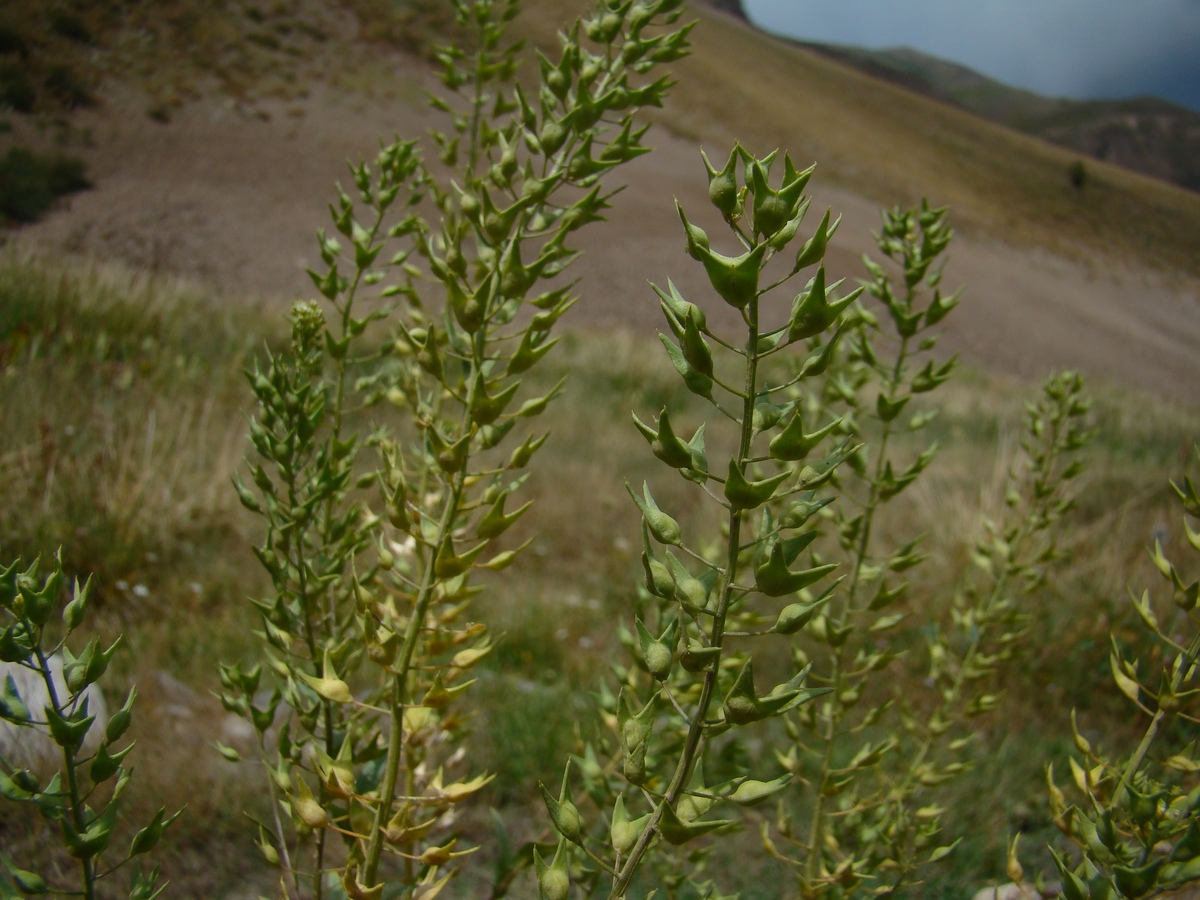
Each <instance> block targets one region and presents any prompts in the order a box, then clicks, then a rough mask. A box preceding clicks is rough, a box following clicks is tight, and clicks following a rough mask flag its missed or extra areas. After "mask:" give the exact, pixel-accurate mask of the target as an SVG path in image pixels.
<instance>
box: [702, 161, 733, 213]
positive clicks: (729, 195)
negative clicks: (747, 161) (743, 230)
mask: <svg viewBox="0 0 1200 900" xmlns="http://www.w3.org/2000/svg"><path fill="white" fill-rule="evenodd" d="M700 157H701V159H703V160H704V167H705V169H707V170H708V199H709V200H711V201H712V205H713V206H715V207H716V208H717V209H718V210H719V211H720V213H721V215H722V216H724V218H725V221H726V222H732V221H734V220H735V219H736V218H737V217H738V213H739V209H738V207H739V205H740V204H739V202H738V200H739V198H738V186H737V178H736V177H735V170H736V167H737V157H738V148H737V146H734V148H733V149H732V150H730V151H729V159H727V160H726V161H725V165H724V166H723V167H722V169H721V170H720V171H719V172H718V171H717V170H716V168H715V167H714V166H713V164H712V163H711V162H709V160H708V157H707V156H706V155H705V153H704V151H703V150H701V151H700Z"/></svg>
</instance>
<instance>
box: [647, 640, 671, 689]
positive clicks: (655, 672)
mask: <svg viewBox="0 0 1200 900" xmlns="http://www.w3.org/2000/svg"><path fill="white" fill-rule="evenodd" d="M673 660H674V654H672V653H671V648H670V647H668V646H667V645H666V644H662V643H659V642H658V641H655V642H654V643H652V644H650V646H649V647H647V648H646V669H647V670H648V671H649V672H650V675H651V676H652V677H653V678H654V679H656V680H657V681H662V680H664V679H665V678H666V677H667V676H668V675H670V674H671V663H672V662H673Z"/></svg>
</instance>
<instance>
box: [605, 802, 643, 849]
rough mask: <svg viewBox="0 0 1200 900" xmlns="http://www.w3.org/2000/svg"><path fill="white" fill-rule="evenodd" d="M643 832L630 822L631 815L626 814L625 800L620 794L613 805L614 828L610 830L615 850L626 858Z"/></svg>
mask: <svg viewBox="0 0 1200 900" xmlns="http://www.w3.org/2000/svg"><path fill="white" fill-rule="evenodd" d="M641 831H642V829H640V828H638V827H637V825H636V824H635V823H633V822H631V821H629V815H628V814H627V813H626V812H625V799H624V798H623V797H622V796H621V795H620V794H618V795H617V801H616V803H615V804H613V814H612V826H611V828H610V829H609V838H610V841H611V843H612V848H613V850H615V851H616V852H617V853H619V854H621V855H622V856H624V855H625V854H626V853H628V852H629V851H630V850H632V849H633V845H634V844H636V843H637V839H638V837H639V836H640V835H641Z"/></svg>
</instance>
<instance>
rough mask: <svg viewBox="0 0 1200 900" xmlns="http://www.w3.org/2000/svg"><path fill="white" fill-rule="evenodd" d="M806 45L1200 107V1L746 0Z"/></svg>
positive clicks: (1075, 92) (1057, 88)
mask: <svg viewBox="0 0 1200 900" xmlns="http://www.w3.org/2000/svg"><path fill="white" fill-rule="evenodd" d="M743 3H744V5H745V7H746V11H747V13H748V14H749V15H750V17H751V19H753V20H754V21H755V22H757V23H758V24H760V25H762V26H763V27H765V28H768V29H770V30H772V31H777V32H779V33H780V34H789V35H792V36H795V37H799V38H802V39H806V40H818V41H827V42H832V43H840V44H852V45H857V46H863V47H875V48H880V47H896V46H904V47H912V48H914V49H917V50H921V51H923V52H926V53H931V54H933V55H935V56H939V57H942V58H943V59H948V60H952V61H954V62H958V63H961V64H962V65H965V66H969V67H970V68H972V69H975V70H976V71H979V72H981V73H983V74H985V75H988V76H990V77H992V78H996V79H998V80H1000V81H1003V82H1005V83H1007V84H1012V85H1014V86H1016V87H1023V88H1026V89H1028V90H1033V91H1037V92H1038V93H1041V94H1046V95H1048V96H1063V97H1077V98H1100V97H1129V96H1140V95H1153V96H1160V97H1163V98H1164V99H1167V100H1171V101H1172V102H1174V103H1179V104H1180V105H1184V106H1189V107H1191V108H1193V109H1197V110H1200V0H973V2H970V3H964V2H962V0H908V2H904V3H899V2H896V0H743Z"/></svg>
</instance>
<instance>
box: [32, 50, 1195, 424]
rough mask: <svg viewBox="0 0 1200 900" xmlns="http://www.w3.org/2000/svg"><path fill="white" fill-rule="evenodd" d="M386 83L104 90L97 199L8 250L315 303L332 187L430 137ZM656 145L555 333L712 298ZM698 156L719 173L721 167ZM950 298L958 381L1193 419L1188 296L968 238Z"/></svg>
mask: <svg viewBox="0 0 1200 900" xmlns="http://www.w3.org/2000/svg"><path fill="white" fill-rule="evenodd" d="M394 65H395V66H396V67H397V68H398V69H399V70H400V71H398V72H397V75H398V77H397V81H396V83H397V84H400V85H402V87H401V88H399V89H397V90H396V91H395V92H394V93H392V94H391V95H388V96H381V95H379V93H378V92H376V95H375V96H368V95H366V94H362V93H348V92H347V91H345V90H341V89H335V88H332V87H328V86H319V87H314V88H313V89H312V90H311V91H310V93H309V94H308V96H307V97H304V98H302V99H299V100H280V101H275V102H259V103H257V104H256V105H255V106H253V107H243V106H239V105H238V104H237V103H235V102H234V101H232V100H203V101H198V102H195V103H192V104H190V105H187V106H185V107H184V108H182V109H180V110H178V111H176V112H174V113H173V114H172V116H171V117H170V119H169V121H167V122H160V121H158V120H156V119H154V118H152V117H151V116H149V115H148V114H147V108H148V102H147V100H146V97H145V96H144V95H141V94H139V93H136V92H134V91H132V90H124V91H123V90H122V89H119V88H110V89H109V90H108V91H106V94H105V102H104V104H103V106H102V107H100V108H97V109H93V110H83V111H80V112H77V113H76V114H75V116H74V120H73V126H74V128H75V130H76V132H77V133H83V132H85V131H86V132H88V133H90V141H89V146H85V147H83V148H82V149H79V150H75V149H72V152H78V153H79V155H81V156H83V157H84V159H85V160H86V163H87V166H88V173H89V175H90V177H91V178H92V179H93V181H94V182H95V185H96V186H95V187H94V188H93V189H92V190H90V191H87V192H85V193H83V194H79V195H76V196H74V197H72V198H70V199H69V200H67V201H65V202H64V203H63V205H62V206H61V207H60V208H58V209H57V210H56V211H55V212H53V213H52V214H50V215H48V216H47V217H46V218H45V219H44V220H43V221H41V222H39V223H36V224H34V225H31V226H27V227H25V228H23V229H21V230H20V231H19V232H18V233H15V234H13V235H12V236H11V237H10V241H11V243H13V244H15V245H16V246H17V247H20V248H36V249H37V250H38V251H41V252H49V253H61V252H63V251H66V252H68V253H71V254H81V255H85V256H91V257H98V258H103V259H109V260H112V259H115V260H119V261H123V262H126V263H128V264H130V265H132V266H136V267H142V268H146V269H150V270H153V271H156V272H165V273H171V274H177V275H182V276H186V277H188V278H192V279H196V280H198V281H200V282H203V283H205V284H206V285H207V286H208V287H209V288H210V289H211V291H212V292H213V294H214V296H215V297H217V298H220V299H221V300H223V301H224V302H247V301H248V300H261V301H263V302H267V303H270V304H279V308H280V309H281V310H282V309H284V308H286V304H287V303H290V302H291V301H292V300H294V299H297V298H300V297H308V296H311V295H312V294H313V293H314V292H313V289H312V285H311V283H310V281H309V279H308V277H307V276H306V275H305V268H306V266H309V265H312V264H313V263H314V262H316V261H318V259H317V254H316V242H315V238H314V236H315V232H316V229H317V228H318V227H322V226H325V225H326V224H327V223H328V221H329V218H328V211H327V207H326V204H327V202H328V200H329V199H330V198H331V197H332V196H333V182H334V181H336V180H339V179H340V180H341V181H342V183H343V184H346V185H348V184H349V177H348V173H347V171H346V166H345V162H346V160H358V159H360V158H362V157H364V156H366V157H368V158H369V157H371V156H372V155H373V154H374V151H375V149H376V148H377V146H378V141H379V138H380V136H381V135H390V134H392V133H393V132H399V133H400V134H402V135H404V136H418V135H421V134H423V133H424V131H425V129H426V128H428V127H430V125H431V124H433V123H434V121H435V120H434V118H433V114H432V113H431V112H430V111H429V110H428V109H427V108H426V107H425V106H424V102H423V100H422V97H421V95H420V91H419V90H418V89H417V87H416V86H415V85H420V84H421V83H422V82H423V81H427V80H428V79H429V75H428V73H427V72H425V71H424V70H423V69H422V67H421V65H420V64H419V63H415V62H408V61H403V60H401V61H398V62H396V63H394ZM651 145H652V146H654V147H655V151H654V152H653V153H651V154H649V155H647V156H645V157H642V158H641V159H639V160H637V161H635V162H634V163H633V164H631V165H629V166H627V167H625V168H624V169H623V170H622V171H621V172H620V177H621V178H622V179H624V180H625V181H626V182H627V183H628V188H627V189H626V190H625V191H624V192H622V193H621V194H620V195H618V196H617V197H616V198H614V201H613V203H614V209H613V210H612V211H611V214H610V218H609V221H608V222H607V223H604V224H601V225H599V226H597V227H594V228H592V229H589V230H588V231H587V232H586V238H585V239H584V240H585V242H584V243H583V245H582V246H583V248H584V249H585V250H586V253H585V254H584V256H583V258H582V259H581V260H580V261H579V263H578V264H577V268H576V270H575V274H577V275H579V276H581V278H582V281H581V283H580V287H579V291H580V293H581V294H582V296H583V302H581V303H579V304H578V305H577V306H576V307H575V309H574V310H573V311H572V313H571V314H570V318H569V319H568V321H567V326H568V327H574V328H596V327H603V328H613V329H631V330H633V331H635V332H638V333H643V334H653V330H654V329H656V328H658V327H660V326H661V316H660V313H659V310H658V305H657V302H656V300H655V298H654V295H653V293H652V292H651V290H650V289H649V287H648V286H647V283H646V282H647V281H655V282H657V283H665V281H666V279H667V278H672V279H673V280H674V281H675V282H676V284H677V285H679V287H680V289H681V290H682V291H683V293H684V294H685V296H694V297H697V298H701V297H703V296H705V292H706V291H707V283H706V280H705V278H704V274H703V270H702V269H700V267H699V266H698V265H697V264H695V263H694V262H692V261H691V260H690V259H688V258H687V257H686V256H685V255H684V253H683V238H682V234H681V229H680V226H679V221H678V218H677V216H676V213H675V209H674V204H673V200H672V198H673V197H677V198H678V199H679V201H680V202H681V203H682V204H683V206H684V207H685V208H686V209H687V210H688V213H689V217H692V218H694V219H696V220H698V221H699V222H700V223H701V224H704V225H706V226H711V228H710V233H711V234H713V235H716V234H718V233H719V232H718V231H717V230H716V228H717V226H718V223H717V222H715V221H714V220H713V218H712V217H711V216H709V215H708V213H710V212H711V208H710V207H709V204H708V200H707V190H706V187H707V182H706V179H705V177H704V169H703V166H702V164H701V161H700V157H699V153H698V147H697V146H696V145H695V144H694V143H693V142H691V141H688V140H684V139H681V138H678V137H674V136H672V135H670V134H668V133H666V132H665V131H663V130H662V129H656V130H655V131H654V132H653V137H652V140H651ZM709 150H710V155H712V156H713V157H714V158H716V156H718V155H720V156H723V155H724V153H725V152H727V151H726V149H725V148H718V147H711V148H709ZM931 177H932V178H936V173H933V175H932V176H931ZM812 186H813V189H814V193H815V196H814V201H813V212H812V213H810V217H811V218H812V220H813V221H814V222H815V220H816V218H817V216H818V215H819V214H820V212H822V211H823V210H824V208H825V207H827V206H828V207H832V208H833V209H834V210H835V212H837V211H840V212H841V214H842V215H843V221H842V225H841V228H840V230H839V231H838V233H837V235H836V237H835V239H834V241H833V243H832V245H831V251H830V254H829V257H828V258H827V264H828V269H829V271H830V274H831V275H834V276H836V277H846V278H848V279H849V281H848V284H853V281H854V279H855V278H857V277H861V276H862V275H863V274H864V270H863V266H862V263H861V261H860V257H861V255H862V254H863V253H864V252H868V251H874V245H873V243H872V241H871V238H870V231H871V229H873V228H875V227H877V224H878V222H879V214H878V211H877V209H876V207H875V206H874V204H872V203H871V202H870V201H868V200H865V199H863V198H862V197H859V196H856V195H854V194H852V193H850V192H848V191H845V190H842V189H839V188H837V187H831V186H829V185H828V184H823V183H822V182H821V178H820V170H819V169H818V173H817V175H816V176H815V177H814V179H813V182H812ZM1130 227H1131V228H1136V227H1137V223H1130ZM717 246H718V248H719V247H720V242H719V240H718V241H717ZM730 249H732V248H730ZM1081 258H1082V257H1081ZM944 284H945V285H946V286H947V288H950V289H952V288H954V287H956V286H958V285H965V286H966V290H965V294H964V299H963V302H962V304H961V306H960V308H959V309H958V310H956V311H955V312H954V314H952V315H951V316H950V317H949V318H948V319H947V322H946V333H945V336H944V338H943V342H942V346H943V348H944V349H945V350H946V351H954V352H958V353H960V354H961V358H962V361H963V362H964V363H966V364H968V365H971V366H975V367H978V368H980V369H982V370H984V371H985V372H988V373H990V374H994V375H1001V376H1010V377H1016V378H1018V379H1021V380H1025V379H1031V380H1036V379H1040V378H1041V377H1043V376H1044V375H1045V374H1046V373H1047V372H1049V371H1050V370H1051V369H1054V368H1061V367H1070V368H1075V369H1079V370H1082V371H1083V372H1084V373H1085V374H1087V375H1088V376H1090V377H1091V378H1092V379H1093V380H1094V381H1099V382H1112V383H1118V384H1121V385H1125V386H1129V387H1133V388H1136V389H1140V390H1143V391H1147V392H1151V393H1154V394H1157V395H1160V396H1164V397H1169V398H1172V399H1174V400H1178V401H1182V402H1184V403H1186V404H1188V405H1192V406H1194V405H1197V404H1200V355H1197V353H1196V352H1195V350H1194V348H1196V347H1197V346H1200V283H1198V282H1197V281H1196V280H1195V279H1191V278H1188V277H1186V276H1184V275H1181V274H1178V273H1164V272H1145V271H1129V270H1111V269H1107V268H1104V267H1103V266H1099V265H1096V264H1094V263H1088V262H1083V261H1080V259H1067V258H1063V257H1060V256H1055V255H1052V254H1050V253H1049V252H1045V251H1040V250H1037V249H1034V250H1030V249H1029V248H1024V247H1020V248H1019V247H1012V246H1005V245H1002V244H998V243H996V242H994V241H989V240H988V239H986V237H982V236H978V235H968V236H960V237H959V238H958V239H957V240H956V241H955V243H954V244H953V245H952V249H951V261H950V263H949V265H948V267H947V270H946V277H945V281H944ZM790 299H791V298H790V295H789V296H787V297H785V298H781V300H780V303H781V305H782V306H784V307H787V306H789V305H790Z"/></svg>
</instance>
